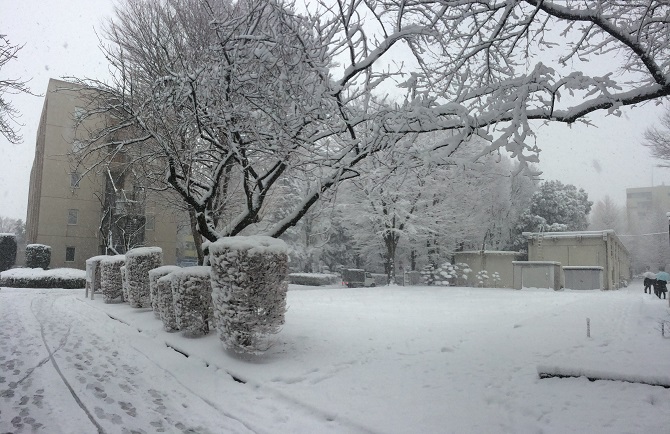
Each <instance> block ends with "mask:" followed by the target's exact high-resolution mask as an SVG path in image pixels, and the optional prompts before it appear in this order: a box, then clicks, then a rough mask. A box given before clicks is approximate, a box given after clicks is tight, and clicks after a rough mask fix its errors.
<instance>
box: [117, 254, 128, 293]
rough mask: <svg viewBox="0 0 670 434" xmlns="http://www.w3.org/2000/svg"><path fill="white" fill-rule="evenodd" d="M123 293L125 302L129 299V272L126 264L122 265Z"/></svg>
mask: <svg viewBox="0 0 670 434" xmlns="http://www.w3.org/2000/svg"><path fill="white" fill-rule="evenodd" d="M119 271H121V293H122V294H123V301H124V303H125V302H127V301H128V272H127V271H126V265H125V262H124V265H122V266H121V268H120V270H119Z"/></svg>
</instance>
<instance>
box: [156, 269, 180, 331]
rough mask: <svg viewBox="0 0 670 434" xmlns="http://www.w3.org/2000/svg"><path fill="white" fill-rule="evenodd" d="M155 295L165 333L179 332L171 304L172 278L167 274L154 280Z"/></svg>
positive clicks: (172, 304)
mask: <svg viewBox="0 0 670 434" xmlns="http://www.w3.org/2000/svg"><path fill="white" fill-rule="evenodd" d="M156 295H157V298H158V312H159V314H160V317H161V321H162V322H163V329H164V330H165V331H166V332H174V331H177V330H179V327H178V326H177V318H175V315H174V303H173V302H172V276H171V275H170V274H167V275H165V276H163V277H159V278H158V280H156Z"/></svg>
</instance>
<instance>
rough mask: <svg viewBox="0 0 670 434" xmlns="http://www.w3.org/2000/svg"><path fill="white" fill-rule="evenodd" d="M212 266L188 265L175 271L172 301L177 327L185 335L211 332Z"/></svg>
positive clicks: (191, 335) (172, 274)
mask: <svg viewBox="0 0 670 434" xmlns="http://www.w3.org/2000/svg"><path fill="white" fill-rule="evenodd" d="M210 272H211V267H207V266H199V267H186V268H182V269H180V270H177V271H173V272H172V273H171V274H170V276H171V280H172V303H173V305H174V315H175V319H176V321H177V327H179V330H181V331H182V332H183V334H184V336H188V337H194V336H202V335H205V334H207V333H209V319H210V317H211V311H212V284H211V278H210Z"/></svg>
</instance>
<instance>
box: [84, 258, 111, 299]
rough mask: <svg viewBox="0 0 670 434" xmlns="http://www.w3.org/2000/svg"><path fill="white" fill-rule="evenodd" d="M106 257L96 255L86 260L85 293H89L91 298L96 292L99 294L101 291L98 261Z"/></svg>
mask: <svg viewBox="0 0 670 434" xmlns="http://www.w3.org/2000/svg"><path fill="white" fill-rule="evenodd" d="M107 257H108V256H107V255H98V256H93V257H91V258H88V259H87V260H86V290H87V292H88V291H90V292H91V297H92V296H93V294H95V293H96V292H100V291H101V290H102V285H101V276H100V261H102V260H103V259H105V258H107Z"/></svg>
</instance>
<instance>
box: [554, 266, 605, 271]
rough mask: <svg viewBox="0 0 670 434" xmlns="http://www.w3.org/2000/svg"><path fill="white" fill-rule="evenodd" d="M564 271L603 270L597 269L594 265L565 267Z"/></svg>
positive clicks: (601, 268)
mask: <svg viewBox="0 0 670 434" xmlns="http://www.w3.org/2000/svg"><path fill="white" fill-rule="evenodd" d="M563 269H564V270H600V271H602V270H604V268H603V267H597V266H595V265H566V266H564V267H563Z"/></svg>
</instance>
